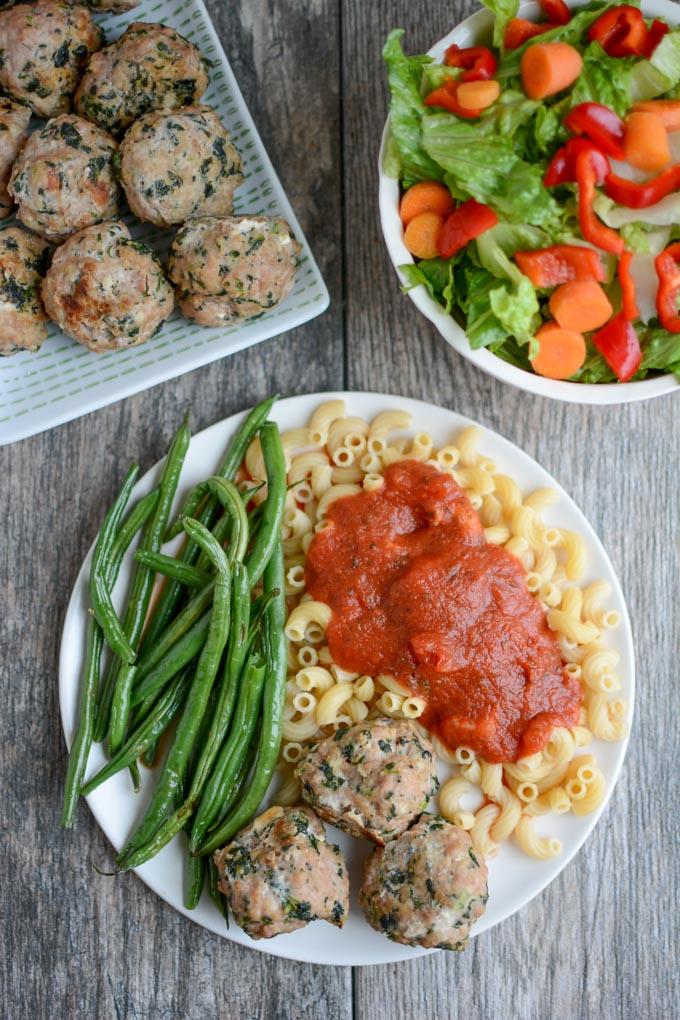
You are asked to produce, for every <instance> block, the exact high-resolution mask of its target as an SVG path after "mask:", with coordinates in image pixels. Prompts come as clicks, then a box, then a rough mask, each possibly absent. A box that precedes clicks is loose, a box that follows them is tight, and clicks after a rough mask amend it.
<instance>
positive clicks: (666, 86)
mask: <svg viewBox="0 0 680 1020" xmlns="http://www.w3.org/2000/svg"><path fill="white" fill-rule="evenodd" d="M678 85H680V28H679V29H675V30H674V31H673V32H669V33H668V35H666V36H664V38H663V39H662V40H661V42H660V43H659V45H658V46H657V48H656V49H655V50H654V53H653V54H652V56H651V57H650V59H649V60H638V61H637V63H636V64H635V66H634V68H633V70H632V75H631V92H632V98H633V101H634V102H636V103H640V102H645V101H646V100H648V99H656V98H657V96H662V95H664V94H665V93H666V92H671V91H672V90H675V89H676V88H677V87H678ZM670 98H674V97H673V96H671V97H670Z"/></svg>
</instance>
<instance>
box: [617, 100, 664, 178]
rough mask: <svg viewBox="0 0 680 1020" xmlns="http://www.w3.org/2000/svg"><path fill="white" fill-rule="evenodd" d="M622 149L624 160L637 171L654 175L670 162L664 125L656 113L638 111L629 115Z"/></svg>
mask: <svg viewBox="0 0 680 1020" xmlns="http://www.w3.org/2000/svg"><path fill="white" fill-rule="evenodd" d="M623 147H624V149H625V152H626V159H627V160H628V162H629V163H630V165H631V166H635V167H637V168H638V170H648V171H649V172H650V173H655V172H656V171H658V170H663V169H664V168H665V167H667V166H668V164H669V163H670V161H671V150H670V147H669V145H668V132H667V131H666V125H665V124H664V122H663V119H662V118H661V117H659V115H658V114H657V113H648V112H647V111H645V110H638V111H637V113H635V112H633V113H631V114H629V116H628V118H627V120H626V135H625V138H624V141H623Z"/></svg>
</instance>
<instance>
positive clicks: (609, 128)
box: [564, 103, 626, 160]
mask: <svg viewBox="0 0 680 1020" xmlns="http://www.w3.org/2000/svg"><path fill="white" fill-rule="evenodd" d="M564 126H565V127H566V128H567V129H568V130H569V131H571V133H572V134H574V135H585V136H586V137H587V138H589V139H590V140H591V142H595V144H596V145H597V146H598V148H599V149H601V150H602V152H606V153H607V155H608V156H611V157H612V159H620V160H624V159H625V158H626V152H625V149H624V147H623V139H624V136H625V134H626V125H625V124H624V123H623V121H622V120H621V118H620V117H619V115H618V113H614V111H613V110H610V109H609V107H608V106H602V104H601V103H579V104H578V106H575V107H574V108H573V110H570V111H569V113H568V114H567V116H566V117H565V118H564Z"/></svg>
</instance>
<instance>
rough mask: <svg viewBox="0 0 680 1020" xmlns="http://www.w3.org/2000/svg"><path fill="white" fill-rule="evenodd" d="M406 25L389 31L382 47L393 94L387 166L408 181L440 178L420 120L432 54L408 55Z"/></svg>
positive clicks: (385, 166)
mask: <svg viewBox="0 0 680 1020" xmlns="http://www.w3.org/2000/svg"><path fill="white" fill-rule="evenodd" d="M403 35H404V31H403V29H400V28H397V29H395V30H394V31H393V32H390V34H389V36H388V37H387V42H386V43H385V47H384V49H383V57H384V58H385V63H386V64H387V77H388V82H389V86H390V92H391V95H392V98H391V102H390V134H391V139H390V144H389V145H388V150H387V158H386V160H385V164H384V169H385V173H388V174H389V175H390V176H393V177H401V178H402V179H403V180H404V181H405V182H406V183H407V184H413V183H415V182H416V181H422V180H437V181H439V180H441V179H442V177H443V176H444V175H443V172H442V170H441V169H440V167H438V166H437V164H436V163H435V162H433V160H432V159H430V157H429V156H428V155H427V153H426V152H425V151H424V149H423V146H422V141H421V131H420V124H421V119H422V117H423V116H424V115H425V114H426V113H427V107H426V106H425V105H424V104H423V101H422V99H421V97H420V80H421V77H422V70H423V65H424V64H425V63H429V62H431V59H432V58H431V57H407V56H406V55H405V54H404V51H403V49H402V46H401V40H402V37H403Z"/></svg>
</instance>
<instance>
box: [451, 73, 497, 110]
mask: <svg viewBox="0 0 680 1020" xmlns="http://www.w3.org/2000/svg"><path fill="white" fill-rule="evenodd" d="M500 94H501V87H500V85H499V84H498V82H497V81H494V80H493V79H492V80H490V81H464V82H461V84H460V85H459V86H458V88H457V89H456V99H457V100H458V102H459V103H460V105H461V106H462V107H463V109H465V110H486V108H487V107H488V106H491V105H492V104H493V103H495V102H496V100H497V99H498V97H499V96H500Z"/></svg>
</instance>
